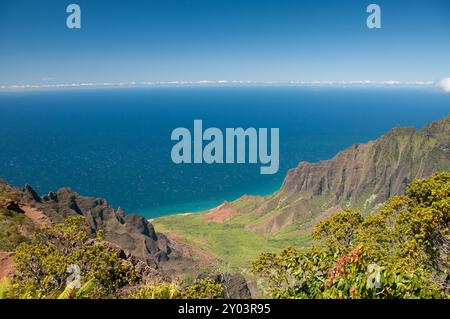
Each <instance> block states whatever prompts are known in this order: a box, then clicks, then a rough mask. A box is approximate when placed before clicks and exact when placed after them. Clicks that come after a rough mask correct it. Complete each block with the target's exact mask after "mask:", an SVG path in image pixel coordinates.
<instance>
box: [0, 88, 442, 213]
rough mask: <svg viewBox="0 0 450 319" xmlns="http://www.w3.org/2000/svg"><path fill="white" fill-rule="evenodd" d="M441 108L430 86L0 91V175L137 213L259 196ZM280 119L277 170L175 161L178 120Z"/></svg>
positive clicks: (237, 122)
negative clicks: (295, 172)
mask: <svg viewBox="0 0 450 319" xmlns="http://www.w3.org/2000/svg"><path fill="white" fill-rule="evenodd" d="M449 113H450V94H444V93H442V92H439V91H437V90H434V89H406V88H402V89H381V88H370V89H367V88H366V89H363V88H298V87H205V88H198V87H183V88H151V89H137V88H136V89H103V90H59V91H39V92H38V91H34V92H1V93H0V119H1V125H0V177H2V178H4V179H5V180H7V181H8V182H10V183H12V184H14V185H18V186H22V185H24V184H25V183H29V184H31V185H33V186H34V187H35V188H36V189H37V191H38V192H39V193H41V194H43V193H47V192H48V191H50V190H55V189H57V188H59V187H62V186H70V187H71V188H72V189H74V190H76V191H77V192H79V193H80V194H83V195H91V196H98V197H104V198H106V199H108V202H109V203H110V204H112V205H113V206H115V207H118V206H120V207H122V208H123V209H124V210H125V212H127V213H130V212H138V213H141V214H144V215H145V216H147V217H156V216H161V215H165V214H169V213H179V212H186V211H195V210H201V209H207V208H211V207H213V206H215V205H217V204H219V203H221V202H222V201H223V200H233V199H235V198H237V197H239V196H240V195H242V194H261V195H264V194H268V193H270V192H273V191H275V190H276V189H277V188H278V187H279V186H280V185H281V183H282V181H283V178H284V176H285V174H286V172H287V170H288V169H289V168H291V167H294V166H296V165H297V163H298V162H299V161H302V160H306V161H318V160H321V159H328V158H331V157H332V156H334V155H335V154H336V153H337V152H338V151H340V150H342V149H344V148H346V147H348V146H350V145H351V144H353V143H359V142H366V141H368V140H370V139H374V138H377V137H378V136H379V135H381V134H383V133H385V132H386V131H388V130H389V129H390V128H392V127H393V126H395V125H397V124H400V125H412V126H416V127H422V126H423V125H425V124H427V123H429V122H431V121H432V120H436V119H439V118H442V117H443V116H445V115H447V114H449ZM194 119H202V120H203V124H204V127H212V126H214V127H219V128H222V129H225V128H226V127H244V128H245V127H256V128H258V127H278V128H280V170H279V172H278V173H277V174H275V175H260V174H259V164H257V165H242V164H240V165H237V164H234V165H230V164H227V165H224V164H216V165H205V164H202V165H199V164H192V165H181V166H180V165H175V164H173V163H172V161H171V158H170V150H171V147H172V145H173V142H171V141H170V134H171V132H172V130H173V129H174V128H176V127H180V126H183V127H188V128H192V126H193V120H194Z"/></svg>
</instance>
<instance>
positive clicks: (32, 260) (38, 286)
mask: <svg viewBox="0 0 450 319" xmlns="http://www.w3.org/2000/svg"><path fill="white" fill-rule="evenodd" d="M14 261H15V263H16V276H15V278H14V282H13V292H14V294H15V296H17V297H19V298H56V297H58V296H60V295H61V294H62V297H64V296H65V297H75V296H77V297H80V298H81V297H83V298H100V297H114V296H115V295H116V293H117V292H118V291H119V290H120V288H122V287H124V286H126V285H129V284H133V283H136V282H138V280H139V278H138V276H137V274H136V272H135V269H134V266H133V265H131V264H127V263H125V262H124V261H123V260H121V259H119V258H118V257H116V255H115V254H114V252H113V251H110V250H109V249H106V248H105V247H104V246H103V245H102V243H101V234H99V235H98V236H97V238H95V239H89V237H88V235H87V224H86V222H85V219H84V217H79V216H76V217H69V218H67V220H66V221H65V222H64V223H62V224H56V225H52V226H47V227H45V228H43V229H42V231H40V232H38V233H36V234H35V235H34V236H33V239H32V240H31V242H29V243H22V244H20V245H19V246H18V247H17V248H16V253H15V257H14ZM71 265H75V266H71ZM68 267H69V268H68ZM70 267H78V269H79V271H80V273H79V275H80V277H79V279H80V280H79V282H80V283H89V285H88V286H89V287H90V288H91V289H90V290H89V289H86V288H89V287H87V286H82V287H81V288H79V289H77V288H76V287H75V286H72V285H74V283H75V280H73V281H71V282H73V283H72V285H70V284H69V285H67V287H66V284H67V279H68V277H69V275H70V273H68V270H70ZM72 273H75V271H74V270H72ZM74 279H75V278H74ZM92 282H94V283H95V284H91V283H92ZM80 291H81V292H83V294H81V293H79V292H80Z"/></svg>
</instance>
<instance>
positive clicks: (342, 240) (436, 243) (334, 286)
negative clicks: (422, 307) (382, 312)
mask: <svg viewBox="0 0 450 319" xmlns="http://www.w3.org/2000/svg"><path fill="white" fill-rule="evenodd" d="M449 213H450V172H445V173H437V174H435V175H433V176H431V177H429V178H425V179H420V180H417V181H414V182H413V183H411V184H410V185H409V187H408V188H407V190H406V193H405V195H403V196H395V197H393V198H391V199H390V200H388V201H387V202H386V203H385V204H384V205H383V207H381V209H380V210H379V211H378V212H376V213H373V214H370V215H369V216H368V217H366V218H365V219H364V218H363V217H362V216H361V215H360V214H359V213H358V212H355V211H353V210H344V211H341V212H338V213H336V214H334V215H332V216H330V217H329V218H327V219H326V220H324V221H322V222H321V223H319V224H318V225H317V227H316V229H315V231H314V238H315V239H317V240H321V241H323V242H324V246H321V247H319V248H317V247H316V248H311V249H309V250H307V251H298V250H296V249H294V248H288V249H285V250H284V251H282V252H281V253H279V254H273V253H263V254H261V256H260V257H259V259H258V260H256V261H255V262H254V264H253V268H252V270H253V272H255V273H257V274H259V275H260V276H262V277H263V278H264V279H265V280H266V282H267V283H268V286H269V288H270V291H271V293H272V296H273V297H276V298H441V297H448V296H449V274H450V272H449V262H448V261H449V259H448V249H449V241H450V236H449Z"/></svg>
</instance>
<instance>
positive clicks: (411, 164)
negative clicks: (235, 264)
mask: <svg viewBox="0 0 450 319" xmlns="http://www.w3.org/2000/svg"><path fill="white" fill-rule="evenodd" d="M439 170H443V171H446V170H450V116H447V117H446V118H444V119H442V120H440V121H436V122H433V123H431V124H430V125H428V126H426V127H425V128H423V129H422V130H419V131H417V130H416V129H415V128H413V127H395V128H393V129H392V130H391V131H390V132H389V133H387V134H386V135H383V136H381V137H380V138H378V139H377V140H375V141H370V142H368V143H366V144H355V145H353V146H351V147H349V148H347V149H346V150H344V151H341V152H340V153H338V154H337V155H336V156H335V157H333V158H332V159H330V160H325V161H320V162H318V163H307V162H301V163H299V165H298V166H297V167H296V168H294V169H291V170H289V172H288V174H287V176H286V178H285V180H284V182H283V185H282V187H281V189H280V190H279V191H278V192H277V193H275V194H274V195H272V196H269V197H267V198H266V201H263V202H262V203H260V204H259V205H257V207H250V208H244V209H240V213H241V214H245V213H251V214H253V215H255V217H256V219H257V220H258V222H253V223H252V224H251V225H249V226H248V229H252V230H256V231H258V232H263V233H272V232H276V231H278V230H280V229H282V228H284V227H288V226H290V225H292V224H301V225H302V226H303V227H308V226H310V223H311V222H313V221H314V220H315V219H317V218H318V217H319V218H320V215H323V214H327V213H329V212H330V210H331V211H332V210H335V209H337V208H339V207H347V206H351V207H354V208H358V209H361V210H363V211H370V210H371V209H373V208H374V207H375V206H376V205H378V204H380V203H383V202H384V201H386V200H387V199H388V198H389V197H391V196H393V195H397V194H402V193H403V191H404V190H405V186H406V185H407V184H408V183H409V182H410V181H412V180H414V179H417V178H422V177H426V176H429V175H431V174H432V173H434V172H436V171H439ZM240 201H242V199H239V200H237V202H235V203H233V206H240Z"/></svg>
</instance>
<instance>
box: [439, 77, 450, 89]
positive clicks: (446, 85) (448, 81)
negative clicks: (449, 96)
mask: <svg viewBox="0 0 450 319" xmlns="http://www.w3.org/2000/svg"><path fill="white" fill-rule="evenodd" d="M438 86H439V87H440V88H441V89H442V90H444V91H445V92H450V78H443V79H442V80H441V81H439V83H438Z"/></svg>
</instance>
